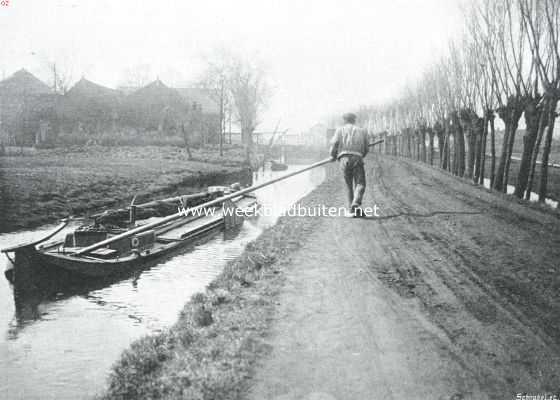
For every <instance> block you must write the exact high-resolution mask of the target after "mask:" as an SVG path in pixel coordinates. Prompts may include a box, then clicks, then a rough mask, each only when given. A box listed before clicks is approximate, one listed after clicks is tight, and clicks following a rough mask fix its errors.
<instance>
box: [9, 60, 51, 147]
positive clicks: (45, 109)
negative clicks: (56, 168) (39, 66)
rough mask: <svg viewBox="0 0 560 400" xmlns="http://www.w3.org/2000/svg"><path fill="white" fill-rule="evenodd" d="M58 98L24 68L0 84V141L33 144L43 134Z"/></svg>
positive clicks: (47, 128) (46, 129) (47, 127)
mask: <svg viewBox="0 0 560 400" xmlns="http://www.w3.org/2000/svg"><path fill="white" fill-rule="evenodd" d="M57 99H58V96H57V95H56V94H54V93H53V91H52V90H51V88H50V87H49V86H47V85H46V84H45V83H44V82H42V81H41V80H39V79H38V78H37V77H35V76H34V75H33V74H31V73H30V72H28V71H27V70H25V69H20V70H19V71H17V72H16V73H14V74H13V75H11V76H10V77H8V78H6V79H4V80H3V81H1V82H0V140H1V141H2V142H3V143H5V144H18V145H20V144H33V143H36V142H37V141H40V136H41V135H46V132H47V131H48V130H49V124H50V122H51V121H52V119H53V115H54V108H55V106H56V103H57Z"/></svg>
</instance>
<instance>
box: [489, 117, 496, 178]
mask: <svg viewBox="0 0 560 400" xmlns="http://www.w3.org/2000/svg"><path fill="white" fill-rule="evenodd" d="M494 118H495V117H494V113H492V114H491V115H490V119H489V122H490V153H491V155H492V164H491V167H490V187H491V188H493V187H494V181H495V179H496V128H495V126H494Z"/></svg>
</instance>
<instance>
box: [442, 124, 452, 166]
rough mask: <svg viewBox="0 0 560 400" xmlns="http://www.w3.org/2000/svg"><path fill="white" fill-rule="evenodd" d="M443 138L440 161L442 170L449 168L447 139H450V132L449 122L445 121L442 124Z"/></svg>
mask: <svg viewBox="0 0 560 400" xmlns="http://www.w3.org/2000/svg"><path fill="white" fill-rule="evenodd" d="M444 126H445V127H444V133H443V135H444V138H443V146H442V147H443V149H442V150H443V161H442V165H441V167H442V168H443V169H444V170H447V169H448V168H449V164H450V162H449V139H450V132H449V123H447V122H445V125H444Z"/></svg>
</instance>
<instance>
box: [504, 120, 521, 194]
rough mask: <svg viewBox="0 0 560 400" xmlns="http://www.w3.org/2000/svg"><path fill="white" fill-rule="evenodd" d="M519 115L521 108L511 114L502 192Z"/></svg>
mask: <svg viewBox="0 0 560 400" xmlns="http://www.w3.org/2000/svg"><path fill="white" fill-rule="evenodd" d="M521 115H523V109H516V110H515V111H514V115H513V124H512V126H511V131H510V134H509V141H508V153H507V157H506V165H505V169H504V182H503V186H504V188H505V189H504V193H505V192H506V191H507V185H508V182H509V167H510V165H511V155H512V153H513V144H514V143H515V134H516V132H517V127H518V126H519V120H520V119H521Z"/></svg>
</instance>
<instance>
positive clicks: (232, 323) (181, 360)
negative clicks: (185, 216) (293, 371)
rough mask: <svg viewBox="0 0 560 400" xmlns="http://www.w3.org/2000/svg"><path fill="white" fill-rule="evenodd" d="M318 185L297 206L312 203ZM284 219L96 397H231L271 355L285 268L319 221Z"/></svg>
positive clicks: (119, 367)
mask: <svg viewBox="0 0 560 400" xmlns="http://www.w3.org/2000/svg"><path fill="white" fill-rule="evenodd" d="M323 191H324V189H321V186H320V187H319V188H318V189H317V190H315V191H314V192H312V193H311V194H310V195H308V196H307V197H306V198H305V199H304V200H302V203H303V204H305V203H306V202H312V204H316V202H317V201H318V200H317V196H327V193H322V192H323ZM318 220H319V219H318V218H293V217H291V218H290V217H282V218H280V220H279V221H278V223H277V224H276V225H275V226H273V227H271V228H269V229H268V230H266V231H265V232H264V233H263V234H262V235H261V236H260V237H259V238H258V239H256V240H255V241H254V242H252V243H250V244H249V245H248V246H247V248H246V250H245V251H244V253H243V254H242V255H241V256H240V257H239V258H238V259H236V260H235V261H233V262H231V263H229V264H228V265H227V266H226V267H225V269H224V271H223V272H222V274H221V275H220V276H219V277H218V278H217V279H216V280H214V281H213V282H212V283H211V284H210V285H209V287H208V288H207V290H206V291H205V293H199V294H195V295H194V296H193V297H192V299H191V301H190V302H189V303H187V304H186V305H185V307H184V309H183V311H182V312H181V314H180V316H179V320H178V322H177V323H176V324H175V325H174V326H173V327H171V328H170V329H168V330H166V331H164V332H161V333H159V334H155V335H150V336H146V337H144V338H141V339H139V340H137V341H136V342H135V343H134V344H133V345H132V346H131V347H130V348H129V349H128V350H126V351H125V352H124V353H123V354H122V356H121V358H120V360H118V361H117V363H116V364H115V365H114V367H113V369H112V372H111V375H110V378H109V384H108V388H107V391H106V393H105V394H103V395H102V396H101V397H100V398H101V399H104V400H109V399H111V400H113V399H162V398H165V399H212V400H218V399H235V398H238V397H239V395H240V394H241V393H242V392H243V391H244V390H245V389H246V385H245V383H246V382H247V379H248V378H249V377H250V376H251V373H252V368H253V366H254V363H255V361H256V360H257V359H258V358H259V356H261V355H262V354H264V353H266V352H267V351H268V348H267V345H266V342H265V336H266V334H267V331H268V327H269V325H270V322H271V317H272V312H273V309H274V305H275V302H276V298H277V294H278V293H279V290H280V289H281V287H282V283H283V279H284V277H283V272H282V266H283V265H285V264H286V263H289V260H290V253H291V252H292V251H293V250H295V249H297V248H298V247H299V246H300V244H301V243H302V242H303V241H304V240H305V237H306V236H308V235H309V234H310V233H311V232H312V231H313V229H314V227H315V226H316V224H317V223H318Z"/></svg>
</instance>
